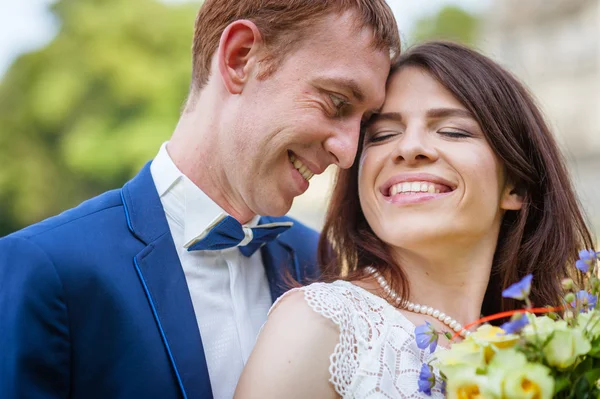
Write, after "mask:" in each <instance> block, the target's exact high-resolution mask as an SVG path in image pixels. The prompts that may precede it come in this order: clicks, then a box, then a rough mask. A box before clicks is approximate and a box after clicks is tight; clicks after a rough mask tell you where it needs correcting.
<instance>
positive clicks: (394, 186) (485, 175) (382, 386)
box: [236, 42, 592, 399]
mask: <svg viewBox="0 0 600 399" xmlns="http://www.w3.org/2000/svg"><path fill="white" fill-rule="evenodd" d="M362 136H363V137H362V138H361V144H360V148H359V153H358V155H357V160H356V162H355V163H354V165H353V167H352V168H351V169H349V170H347V171H340V173H339V176H338V179H337V182H336V185H335V188H334V192H333V197H332V199H331V204H330V207H329V211H328V215H327V219H326V223H325V227H324V231H323V235H322V242H321V247H320V248H321V249H320V251H321V253H320V257H321V261H322V264H323V265H325V266H324V270H323V271H324V276H325V277H326V278H328V280H329V281H333V282H330V283H315V284H312V285H310V286H307V287H303V288H300V289H296V290H293V291H291V292H289V293H288V294H286V295H285V296H284V297H283V298H282V299H280V300H279V301H278V303H276V304H275V305H274V306H273V308H272V310H271V312H270V316H269V320H268V321H267V323H266V324H265V326H264V328H263V331H262V332H261V334H260V336H259V339H258V342H257V345H256V347H255V350H254V352H253V354H252V355H251V357H250V360H249V362H248V364H247V366H246V369H245V371H244V373H243V375H242V378H241V379H240V382H239V384H238V389H237V391H236V398H240V399H245V398H328V397H331V398H335V397H340V396H341V397H344V398H367V397H369V398H370V397H374V398H375V397H377V398H408V397H420V396H422V395H423V394H422V393H420V392H419V390H418V384H417V381H418V376H419V370H420V368H421V364H422V363H423V362H426V361H427V360H429V358H430V356H431V354H430V353H429V351H428V350H421V349H419V348H418V347H417V346H416V342H415V336H414V330H415V326H416V325H421V324H424V323H425V322H429V323H431V324H433V325H434V326H435V327H436V328H437V329H438V330H444V329H445V330H450V329H452V330H454V331H457V332H461V334H462V335H463V336H464V335H466V334H468V332H467V331H465V330H463V329H462V327H461V325H465V324H466V323H468V322H471V321H474V320H477V319H478V318H479V317H480V314H481V313H484V314H489V313H494V312H497V311H501V310H509V309H515V308H517V307H519V304H517V303H515V302H511V301H509V300H503V299H502V298H501V295H500V293H501V291H502V289H504V288H506V287H507V286H508V285H510V284H512V283H514V282H516V281H518V280H519V279H520V278H521V277H523V276H524V275H526V274H528V273H533V274H534V276H535V277H534V280H533V285H532V293H531V299H532V301H533V303H534V304H537V305H547V304H556V303H558V302H559V300H560V297H561V289H560V280H561V279H562V278H563V277H566V276H567V275H569V273H570V265H572V264H574V262H575V260H576V258H577V251H578V249H580V248H583V247H591V246H592V239H591V236H590V233H589V231H588V229H587V227H586V225H585V222H584V219H583V217H582V213H581V211H580V209H579V206H578V202H577V200H576V197H575V195H574V192H573V189H572V187H571V183H570V181H569V178H568V176H567V172H566V169H565V166H564V164H563V161H562V160H561V155H560V153H559V150H558V148H557V145H556V143H555V141H554V139H553V138H552V135H551V134H550V132H549V130H548V127H547V124H546V123H545V122H544V120H543V117H542V115H541V113H540V112H539V110H538V109H537V108H536V106H535V104H534V102H533V100H532V99H531V97H530V95H529V94H528V93H527V91H526V90H525V89H524V88H523V86H522V85H521V84H520V83H519V82H518V81H516V80H515V79H514V78H513V77H512V76H511V75H510V74H509V73H508V72H506V71H505V70H503V69H502V68H501V67H499V66H498V65H497V64H495V63H494V62H492V61H491V60H489V59H488V58H486V57H484V56H482V55H480V54H478V53H476V52H475V51H473V50H470V49H468V48H465V47H462V46H460V45H457V44H451V43H444V42H433V43H429V44H424V45H421V46H417V47H415V48H414V49H412V50H410V51H409V52H407V53H406V54H404V55H403V56H402V57H401V58H400V59H399V60H398V61H397V63H395V65H394V66H393V68H392V71H391V75H390V78H389V82H388V92H387V98H386V101H385V104H384V106H383V109H382V110H381V112H380V113H379V114H377V115H375V116H374V117H372V118H371V120H370V121H369V122H368V123H367V124H366V126H365V128H364V131H363V135H362ZM328 242H331V244H332V245H329V244H328ZM336 280H337V281H336ZM441 313H444V314H441ZM440 344H441V345H442V346H447V345H449V342H448V341H440ZM441 350H443V349H441ZM432 395H433V396H434V397H436V396H438V397H439V396H441V395H442V393H441V387H440V386H439V385H438V386H435V387H434V388H433V389H432Z"/></svg>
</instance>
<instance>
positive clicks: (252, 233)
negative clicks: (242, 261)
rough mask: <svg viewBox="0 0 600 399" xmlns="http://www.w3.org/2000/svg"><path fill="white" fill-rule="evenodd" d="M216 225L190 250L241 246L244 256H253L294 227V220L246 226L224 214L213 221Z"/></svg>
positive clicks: (195, 242) (194, 243)
mask: <svg viewBox="0 0 600 399" xmlns="http://www.w3.org/2000/svg"><path fill="white" fill-rule="evenodd" d="M212 225H214V227H212V228H210V230H208V231H207V232H205V233H203V234H202V235H201V236H200V237H198V239H196V240H195V241H194V242H193V243H192V244H190V245H189V246H188V248H187V250H188V251H206V250H213V251H215V250H219V249H226V248H232V247H239V249H240V252H241V253H242V255H244V256H247V257H248V256H251V255H252V254H253V253H254V252H256V250H257V249H259V248H260V247H261V246H263V245H264V244H266V243H267V242H269V241H272V240H274V239H275V238H277V236H279V235H280V234H281V233H284V232H285V231H287V229H289V228H290V227H292V225H293V223H292V222H280V223H268V224H262V225H259V226H256V227H245V226H242V225H241V224H240V222H238V221H237V220H235V218H233V217H231V216H225V215H223V216H222V217H220V218H219V219H217V220H216V221H214V222H213V223H212Z"/></svg>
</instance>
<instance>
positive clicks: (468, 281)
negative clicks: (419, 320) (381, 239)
mask: <svg viewBox="0 0 600 399" xmlns="http://www.w3.org/2000/svg"><path fill="white" fill-rule="evenodd" d="M495 243H496V242H495V240H494V241H493V245H489V244H490V243H485V242H479V243H478V244H477V245H472V246H471V247H470V248H469V247H468V246H460V247H457V246H456V245H454V246H453V248H452V250H444V249H443V248H440V247H438V246H432V247H430V248H436V250H435V251H428V252H423V253H416V252H411V251H407V250H404V249H400V248H396V249H395V250H394V258H395V259H396V261H397V264H398V265H400V267H402V270H403V271H404V273H405V275H406V277H407V279H408V281H409V286H410V298H409V300H410V301H411V302H414V303H417V304H420V305H426V306H431V307H433V308H434V309H439V310H440V311H441V312H444V313H446V315H448V316H450V317H452V318H453V319H455V320H457V321H458V322H459V323H461V324H462V325H466V324H468V323H470V322H473V321H475V320H477V319H479V316H480V313H481V306H482V303H483V298H484V296H485V291H486V289H487V286H488V282H489V278H490V272H491V267H492V261H493V257H494V252H495V246H496V245H495ZM486 244H488V245H486ZM430 252H433V253H430Z"/></svg>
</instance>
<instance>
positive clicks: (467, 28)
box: [411, 5, 478, 46]
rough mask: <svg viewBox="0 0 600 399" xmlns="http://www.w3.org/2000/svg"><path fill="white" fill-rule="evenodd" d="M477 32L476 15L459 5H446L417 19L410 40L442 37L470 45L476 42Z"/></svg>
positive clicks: (415, 41) (418, 40) (416, 40)
mask: <svg viewBox="0 0 600 399" xmlns="http://www.w3.org/2000/svg"><path fill="white" fill-rule="evenodd" d="M477 33H478V18H477V16H475V15H473V14H471V13H469V12H468V11H465V10H464V9H462V8H460V7H457V6H452V5H448V6H444V7H442V8H441V9H440V10H439V11H437V12H436V13H435V14H433V15H430V16H427V17H425V18H422V19H420V20H418V21H417V22H416V23H415V25H414V28H413V30H412V32H411V42H412V43H418V42H421V41H424V40H432V39H443V40H452V41H456V42H460V43H463V44H466V45H471V46H472V45H475V44H476V43H477Z"/></svg>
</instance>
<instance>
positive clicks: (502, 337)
mask: <svg viewBox="0 0 600 399" xmlns="http://www.w3.org/2000/svg"><path fill="white" fill-rule="evenodd" d="M518 340H519V336H518V335H515V334H506V332H505V331H504V330H503V329H501V328H500V327H495V326H492V325H490V324H484V325H483V326H481V327H479V328H478V329H477V331H475V332H474V333H472V334H471V335H469V336H468V337H467V339H466V341H471V342H474V343H475V344H476V345H478V346H479V347H481V348H482V349H483V353H484V358H485V361H486V363H489V362H490V360H491V359H492V358H493V357H494V354H495V353H496V352H497V350H498V349H507V348H511V347H513V346H514V345H515V344H516V343H517V341H518Z"/></svg>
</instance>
